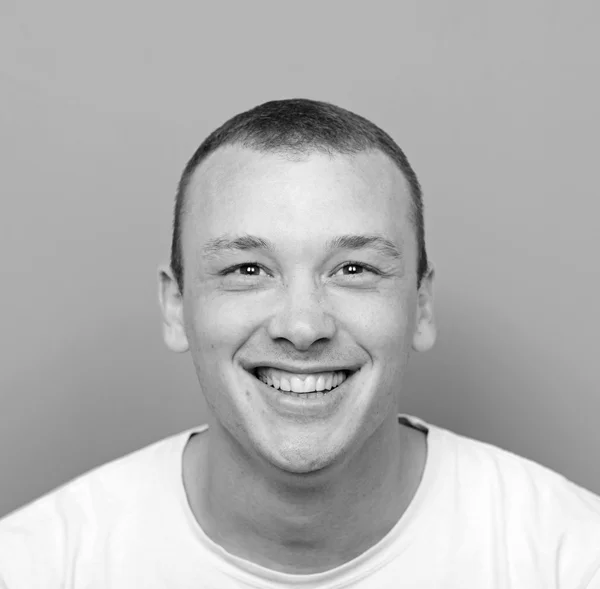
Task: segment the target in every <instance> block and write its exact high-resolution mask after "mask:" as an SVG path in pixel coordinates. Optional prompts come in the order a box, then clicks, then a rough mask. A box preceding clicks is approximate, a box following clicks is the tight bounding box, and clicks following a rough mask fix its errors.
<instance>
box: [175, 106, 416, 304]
mask: <svg viewBox="0 0 600 589" xmlns="http://www.w3.org/2000/svg"><path fill="white" fill-rule="evenodd" d="M226 145H240V146H242V147H246V148H250V149H254V150H257V151H261V152H272V153H282V154H287V155H290V156H302V155H306V154H310V153H314V152H321V153H326V154H329V155H333V154H355V153H359V152H363V151H368V150H379V151H382V152H383V153H385V154H387V155H388V156H389V157H390V158H391V159H392V161H393V162H394V163H395V164H396V165H397V166H398V168H399V169H400V171H401V172H402V174H403V175H404V177H405V178H406V180H407V181H408V184H409V187H410V194H411V200H412V202H411V207H410V209H409V213H408V217H409V221H410V222H411V223H412V224H413V226H414V228H415V231H416V237H417V247H418V259H417V288H419V287H420V285H421V280H422V278H423V276H424V275H425V273H426V272H427V269H428V261H427V252H426V248H425V226H424V225H425V224H424V219H423V199H422V192H421V186H420V184H419V180H418V179H417V175H416V174H415V172H414V170H413V169H412V167H411V165H410V164H409V163H408V159H407V158H406V156H405V155H404V152H403V151H402V150H401V149H400V147H398V145H397V144H396V143H395V142H394V140H393V139H392V138H391V137H390V136H389V135H388V134H387V133H386V132H385V131H383V130H382V129H380V128H379V127H378V126H377V125H375V124H373V123H372V122H371V121H369V120H367V119H365V118H364V117H361V116H359V115H357V114H354V113H352V112H350V111H348V110H345V109H343V108H340V107H339V106H335V105H333V104H329V103H327V102H319V101H315V100H309V99H305V98H293V99H287V100H273V101H270V102H265V103H264V104H261V105H259V106H256V107H255V108H252V109H250V110H248V111H245V112H242V113H240V114H238V115H235V116H234V117H232V118H231V119H229V120H228V121H227V122H226V123H224V124H223V125H222V126H220V127H219V128H218V129H216V130H215V131H213V132H212V133H211V134H210V135H209V136H208V137H207V138H206V139H205V140H204V141H203V142H202V144H201V145H200V147H198V149H197V150H196V152H195V153H194V155H193V156H192V157H191V159H190V160H189V162H188V163H187V165H186V166H185V168H184V170H183V173H182V174H181V179H180V180H179V184H178V188H177V194H176V197H175V210H174V216H173V240H172V243H171V270H172V271H173V275H174V278H175V280H176V282H177V286H178V287H179V292H180V293H181V294H182V295H183V287H184V283H183V257H182V248H181V227H182V224H183V219H182V216H183V212H184V210H185V208H186V207H185V193H186V190H187V187H188V185H189V183H190V179H191V177H192V174H193V173H194V171H195V170H196V168H197V167H198V166H199V165H200V163H201V162H202V161H203V160H204V159H205V158H207V157H208V156H209V155H210V154H211V153H213V152H214V151H216V150H217V149H218V148H219V147H223V146H226Z"/></svg>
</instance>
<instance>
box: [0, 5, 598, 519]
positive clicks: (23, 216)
mask: <svg viewBox="0 0 600 589" xmlns="http://www.w3.org/2000/svg"><path fill="white" fill-rule="evenodd" d="M599 18H600V5H599V4H598V3H594V2H592V1H590V2H566V1H563V2H560V3H559V2H552V1H550V0H539V1H532V0H505V1H504V2H491V1H488V2H481V0H459V1H455V2H445V1H443V0H437V1H434V2H419V1H418V0H409V1H404V2H401V3H399V2H394V1H392V0H390V1H388V2H377V1H372V0H371V1H369V2H368V3H363V2H347V1H346V2H332V1H329V2H325V1H321V2H302V3H299V2H298V3H291V2H282V1H277V2H275V1H272V2H258V1H257V2H235V3H231V2H223V1H220V2H210V3H208V2H205V3H203V2H151V1H144V2H142V1H141V0H136V1H119V2H117V1H116V0H107V1H105V2H80V1H75V0H71V1H64V0H60V1H59V0H55V1H54V2H46V1H44V0H30V1H24V0H23V1H19V2H17V1H16V0H15V1H12V2H11V1H8V2H7V1H6V0H0V101H1V102H0V105H1V108H0V162H1V164H0V165H1V174H0V196H1V199H0V268H1V271H2V288H1V289H0V309H1V311H2V329H1V330H0V358H1V365H0V398H1V411H0V473H1V475H0V514H6V513H8V512H10V511H11V510H13V509H15V508H17V507H18V506H21V505H23V504H25V503H27V502H29V501H31V500H33V499H34V498H36V497H38V496H40V495H42V494H45V493H47V492H48V491H50V490H51V489H54V488H55V487H57V486H59V485H62V484H64V483H65V482H67V481H68V480H70V479H72V478H73V477H75V476H78V475H80V474H82V473H84V472H85V471H87V470H89V469H91V468H93V467H96V466H99V465H100V464H103V463H105V462H107V461H109V460H112V459H114V458H117V457H120V456H122V455H124V454H126V453H128V452H131V451H133V450H136V449H138V448H141V447H143V446H145V445H147V444H150V443H151V442H153V441H156V440H159V439H161V438H164V437H165V436H168V435H171V434H174V433H176V432H178V431H181V430H183V429H185V428H188V427H192V426H193V425H195V424H198V423H202V422H203V421H204V418H205V415H206V408H205V405H204V401H203V400H202V395H201V391H200V390H199V387H198V385H197V382H196V376H195V374H194V371H193V365H192V362H191V358H190V357H189V355H187V354H185V355H176V354H172V353H170V352H168V351H167V349H166V348H165V346H164V344H163V342H162V336H161V317H160V312H159V308H158V302H157V285H156V269H157V266H158V264H159V263H160V262H164V261H167V260H168V256H169V246H170V239H171V233H170V227H171V215H172V204H173V195H174V192H175V186H176V182H177V179H178V176H179V173H180V172H181V170H182V168H183V165H184V164H185V162H186V161H187V159H188V158H189V157H190V156H191V154H192V152H193V150H194V149H195V148H196V147H197V145H198V144H199V143H200V141H201V140H202V139H203V138H204V137H205V136H206V135H207V134H208V133H209V132H210V131H212V130H213V129H214V128H215V127H217V126H218V125H220V124H221V123H222V122H224V121H225V120H226V119H227V118H229V117H230V116H232V115H233V114H235V113H237V112H239V111H241V110H245V109H247V108H250V107H252V106H254V105H256V104H258V103H261V102H264V101H266V100H271V99H278V98H289V97H298V96H300V97H309V98H316V99H322V100H327V101H331V102H334V103H337V104H339V105H340V106H344V107H346V108H349V109H351V110H354V111H356V112H358V113H360V114H362V115H364V116H366V117H368V118H370V119H372V120H373V121H374V122H375V123H377V124H379V125H380V126H382V127H383V128H384V129H386V130H387V131H388V132H389V133H390V134H391V135H392V136H393V137H394V138H395V139H396V140H397V142H398V143H399V144H400V146H401V147H403V148H404V149H405V151H406V153H407V155H408V157H409V159H410V161H411V162H412V163H413V165H414V167H415V169H416V171H417V173H418V174H419V176H420V178H421V181H422V184H423V187H424V191H425V206H426V232H427V243H428V248H429V254H430V256H431V259H432V260H433V262H434V264H435V265H436V269H437V282H436V289H435V300H436V307H435V311H436V317H437V322H438V326H439V332H440V333H439V338H438V342H437V344H436V346H435V348H434V349H433V350H432V351H431V352H429V353H427V354H422V355H415V356H413V358H412V360H411V364H410V370H409V374H408V377H407V382H406V390H405V391H404V392H403V397H402V399H401V400H400V404H399V410H401V411H403V412H406V413H412V414H414V415H418V416H420V417H422V418H424V419H426V420H428V421H430V422H432V423H435V424H438V425H441V426H443V427H446V428H449V429H452V430H454V431H457V432H459V433H462V434H466V435H469V436H471V437H474V438H477V439H480V440H484V441H487V442H491V443H493V444H496V445H499V446H501V447H503V448H506V449H509V450H511V451H513V452H516V453H518V454H521V455H523V456H526V457H529V458H531V459H533V460H536V461H538V462H540V463H542V464H544V465H546V466H549V467H550V468H552V469H554V470H557V471H559V472H561V473H563V474H565V475H566V476H567V477H569V478H571V479H572V480H574V481H575V482H577V483H579V484H581V485H583V486H586V487H588V488H590V489H592V490H594V491H595V492H597V493H600V471H599V469H598V456H597V454H598V445H599V443H600V433H599V431H598V426H597V422H598V420H597V414H598V411H599V410H600V401H599V398H598V389H599V382H600V378H599V376H598V364H599V362H598V355H599V351H600V350H599V345H598V343H597V339H596V333H597V331H598V327H599V325H600V310H599V309H600V306H599V305H598V296H599V294H600V275H599V270H598V252H599V251H600V237H599V235H598V215H599V213H600V205H599V203H598V190H597V184H598V180H597V174H598V163H597V158H598V141H599V139H598V138H599V137H600V128H599V123H598V120H599V118H598V115H599V107H598V105H599V104H600V82H599V76H598V71H599V66H600V64H599V61H600V58H599V56H600V41H599V40H598V34H597V23H598V19H599Z"/></svg>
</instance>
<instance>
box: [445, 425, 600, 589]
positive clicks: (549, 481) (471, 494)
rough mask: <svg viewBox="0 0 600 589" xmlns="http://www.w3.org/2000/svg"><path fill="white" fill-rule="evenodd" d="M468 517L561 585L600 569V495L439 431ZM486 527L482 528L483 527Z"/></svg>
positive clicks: (525, 460) (499, 451) (577, 581)
mask: <svg viewBox="0 0 600 589" xmlns="http://www.w3.org/2000/svg"><path fill="white" fill-rule="evenodd" d="M440 437H441V438H442V439H445V440H446V442H447V443H448V444H449V445H450V446H453V448H454V449H455V452H453V453H452V454H451V455H453V456H454V461H455V463H454V471H455V473H456V477H457V479H456V480H457V484H458V485H459V488H460V489H462V491H461V494H462V495H463V496H464V498H465V500H466V501H467V502H468V504H469V505H468V506H465V508H466V509H467V511H468V512H469V513H470V516H469V517H472V518H474V519H475V520H476V521H477V522H479V523H481V522H485V523H486V524H487V525H489V526H490V529H493V528H495V532H497V533H498V534H499V535H501V536H502V539H503V541H504V542H505V543H506V545H507V550H508V552H509V553H512V558H513V560H515V559H518V558H522V555H523V554H530V555H531V558H533V559H537V560H538V562H539V566H540V567H543V568H546V569H548V568H549V567H552V568H553V569H554V570H555V571H556V576H557V578H558V579H560V580H561V583H560V584H559V586H560V587H563V586H577V587H587V585H586V584H583V585H582V584H581V583H585V582H587V581H586V579H587V580H590V579H591V577H592V575H593V574H594V572H595V571H597V570H598V569H599V568H600V496H598V495H597V494H595V493H593V492H592V491H590V490H588V489H585V488H583V487H581V486H580V485H578V484H576V483H575V482H573V481H571V480H569V479H567V478H566V477H565V476H563V475H561V474H559V473H558V472H556V471H553V470H552V469H550V468H547V467H546V466H543V465H541V464H539V463H537V462H535V461H533V460H530V459H528V458H525V457H523V456H519V455H517V454H514V453H512V452H510V451H508V450H505V449H502V448H500V447H497V446H494V445H492V444H488V443H485V442H481V441H478V440H474V439H471V438H468V437H466V436H462V435H459V434H455V433H452V432H449V431H447V430H442V432H441V434H440ZM484 525H485V524H484Z"/></svg>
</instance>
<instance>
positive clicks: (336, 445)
mask: <svg viewBox="0 0 600 589" xmlns="http://www.w3.org/2000/svg"><path fill="white" fill-rule="evenodd" d="M187 198H188V210H187V213H186V216H185V220H184V223H183V231H182V244H183V260H184V269H185V281H184V282H185V289H184V293H183V294H180V293H179V292H178V289H177V285H176V282H175V280H174V277H173V274H172V272H171V269H170V268H169V267H168V266H162V267H160V268H159V300H160V304H161V308H162V312H163V318H164V327H163V333H164V339H165V343H166V345H167V346H168V347H169V349H171V350H173V351H175V352H186V351H190V353H191V356H192V359H193V362H194V366H195V368H196V373H197V376H198V380H199V383H200V386H201V388H202V391H203V392H204V395H205V398H206V401H207V404H208V407H209V409H210V411H209V417H208V423H209V430H208V432H207V433H205V434H202V435H196V436H194V437H192V438H191V440H190V441H189V443H188V445H187V447H186V449H185V452H184V459H183V470H184V472H183V478H184V485H185V488H186V492H187V495H188V500H189V503H190V506H191V508H192V511H193V513H194V515H195V517H196V519H197V520H198V523H199V524H200V526H201V527H202V528H203V530H204V531H205V533H206V534H207V535H208V536H209V537H210V538H211V539H213V540H214V541H215V542H217V543H218V544H220V545H221V546H222V547H223V548H225V549H226V550H227V551H229V552H230V553H232V554H235V555H237V556H240V557H242V558H245V559H247V560H250V561H253V562H255V563H257V564H260V565H262V566H265V567H268V568H271V569H273V570H278V571H282V572H287V573H304V574H307V573H317V572H322V571H325V570H328V569H331V568H333V567H336V566H339V565H341V564H343V563H345V562H348V561H349V560H351V559H353V558H355V557H356V556H358V555H359V554H361V553H362V552H364V551H365V550H367V549H368V548H370V547H371V546H373V545H374V544H375V543H377V542H378V541H379V540H381V538H383V537H384V536H385V535H386V534H387V533H388V532H389V531H390V530H391V528H392V527H393V526H394V525H395V524H396V523H397V522H398V520H399V519H400V518H401V516H402V514H403V513H404V512H405V510H406V508H407V507H408V505H409V504H410V502H411V500H412V498H413V496H414V494H415V492H416V490H417V488H418V485H419V482H420V479H421V476H422V473H423V468H424V465H425V460H426V447H427V440H426V436H425V434H423V433H422V432H419V431H417V430H416V429H413V428H411V427H408V426H406V425H404V424H399V423H398V419H397V400H398V397H399V396H400V395H401V394H402V382H403V378H404V374H405V371H406V365H407V362H408V359H409V355H410V353H411V351H413V350H415V351H426V350H428V349H430V348H431V347H432V346H433V344H434V342H435V339H436V328H435V323H434V319H433V278H434V271H433V269H431V270H430V271H429V274H428V275H427V276H426V277H424V279H423V281H422V284H421V287H420V289H418V290H417V276H416V267H417V243H416V237H415V232H414V229H413V227H412V225H411V223H410V221H409V219H408V216H407V212H408V210H409V205H410V195H409V189H408V184H407V182H406V180H405V179H404V177H403V175H402V173H401V172H400V170H398V168H397V167H396V166H395V165H394V164H393V162H392V161H391V160H390V159H389V158H388V157H387V156H386V155H384V154H383V153H381V152H379V151H370V152H363V153H360V154H356V155H353V156H348V155H335V156H329V155H325V154H320V153H312V154H309V155H307V156H305V157H302V158H294V159H290V158H287V157H285V156H284V155H281V154H275V153H262V152H258V151H254V150H250V149H246V148H242V147H237V146H233V147H232V146H229V147H225V148H221V149H219V150H217V151H216V152H215V153H213V154H211V156H210V157H209V158H208V159H207V160H206V161H205V162H203V163H202V164H201V166H200V167H199V168H198V169H197V170H196V171H195V173H194V175H193V177H192V181H191V183H190V186H189V189H188V193H187ZM245 233H249V234H255V235H258V236H261V237H264V238H267V239H269V240H271V241H273V242H274V243H275V245H276V247H277V251H276V253H273V254H271V253H266V252H263V251H259V250H256V251H249V252H248V251H246V252H233V253H228V254H226V255H222V256H220V257H215V258H211V259H206V258H204V257H203V256H202V247H203V245H204V244H205V243H206V241H207V240H208V239H210V238H215V237H219V236H221V235H223V234H228V235H230V236H231V235H239V234H245ZM347 233H356V234H366V233H379V234H382V235H384V236H385V237H387V238H388V239H390V240H392V241H393V242H394V243H396V244H397V245H398V246H399V247H401V248H402V250H403V258H402V259H401V260H390V259H388V258H386V257H384V256H382V255H381V254H380V253H378V252H376V251H374V250H369V249H367V250H364V251H350V250H339V251H335V252H333V253H331V254H326V253H325V250H324V244H325V242H326V240H327V239H329V238H331V237H333V236H336V235H340V234H347ZM350 261H351V262H356V263H358V264H364V265H365V266H361V267H360V268H359V269H356V268H354V271H352V270H350V269H349V268H348V266H347V264H348V262H350ZM251 263H256V264H257V265H258V266H251V267H250V268H248V264H251ZM237 265H244V266H243V267H242V268H237V269H235V270H233V272H232V273H231V274H229V275H227V276H223V275H221V272H222V271H223V270H226V269H228V268H230V267H232V266H237ZM369 267H373V268H374V269H376V270H377V271H378V272H379V274H378V273H372V272H371V271H370V270H369ZM276 360H280V361H282V362H288V363H294V364H303V363H308V362H310V363H315V364H321V365H324V364H334V365H336V366H340V365H341V366H344V365H359V366H360V371H359V372H358V373H357V374H356V375H355V376H354V377H353V378H352V379H351V380H353V382H352V383H350V382H349V383H348V387H347V389H346V391H345V393H344V396H343V400H342V403H341V404H340V405H339V406H338V407H337V409H336V410H335V411H334V412H333V413H331V414H328V415H327V416H326V417H324V418H320V417H319V416H312V417H310V416H309V417H306V416H304V415H302V414H283V413H281V412H279V411H277V410H275V409H273V408H272V407H271V406H270V405H269V404H268V403H266V402H265V396H264V395H265V393H264V391H263V390H262V389H261V387H262V386H263V385H261V383H260V382H258V381H257V380H256V379H255V378H254V377H253V376H251V375H250V374H249V373H248V372H247V371H246V370H245V369H244V366H248V364H249V363H255V364H256V363H260V364H262V365H269V364H270V361H271V362H273V361H276ZM278 394H281V393H278Z"/></svg>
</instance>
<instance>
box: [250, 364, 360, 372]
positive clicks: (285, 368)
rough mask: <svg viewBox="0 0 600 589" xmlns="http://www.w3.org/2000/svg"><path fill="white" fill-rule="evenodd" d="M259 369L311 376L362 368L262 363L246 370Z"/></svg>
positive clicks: (254, 370)
mask: <svg viewBox="0 0 600 589" xmlns="http://www.w3.org/2000/svg"><path fill="white" fill-rule="evenodd" d="M258 368H275V369H276V370H283V371H285V372H291V373H295V374H311V373H315V372H342V371H344V372H355V371H356V370H358V369H359V368H360V366H359V365H358V364H356V365H351V366H333V365H331V364H325V365H317V364H311V365H306V364H304V365H303V366H292V365H291V364H282V363H280V362H272V363H266V362H261V363H260V364H254V365H251V366H248V367H246V370H248V371H249V372H256V370H257V369H258Z"/></svg>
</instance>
